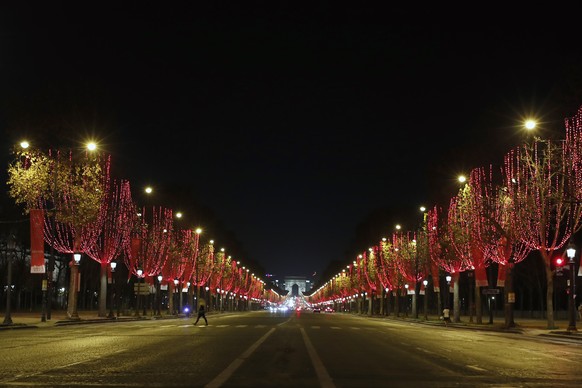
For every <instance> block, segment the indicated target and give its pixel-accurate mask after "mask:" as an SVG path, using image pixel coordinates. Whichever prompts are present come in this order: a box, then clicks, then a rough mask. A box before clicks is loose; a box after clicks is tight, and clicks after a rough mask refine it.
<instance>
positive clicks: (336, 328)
mask: <svg viewBox="0 0 582 388" xmlns="http://www.w3.org/2000/svg"><path fill="white" fill-rule="evenodd" d="M331 328H332V329H333V330H341V329H342V328H341V327H337V326H332V327H331Z"/></svg>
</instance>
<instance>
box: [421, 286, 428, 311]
mask: <svg viewBox="0 0 582 388" xmlns="http://www.w3.org/2000/svg"><path fill="white" fill-rule="evenodd" d="M422 284H424V320H425V321H428V287H427V286H428V280H426V279H424V280H423V281H422Z"/></svg>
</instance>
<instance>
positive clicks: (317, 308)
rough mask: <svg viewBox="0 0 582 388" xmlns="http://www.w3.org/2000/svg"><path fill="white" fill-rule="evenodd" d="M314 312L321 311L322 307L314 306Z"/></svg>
mask: <svg viewBox="0 0 582 388" xmlns="http://www.w3.org/2000/svg"><path fill="white" fill-rule="evenodd" d="M313 312H314V313H320V312H321V309H320V308H319V307H314V308H313Z"/></svg>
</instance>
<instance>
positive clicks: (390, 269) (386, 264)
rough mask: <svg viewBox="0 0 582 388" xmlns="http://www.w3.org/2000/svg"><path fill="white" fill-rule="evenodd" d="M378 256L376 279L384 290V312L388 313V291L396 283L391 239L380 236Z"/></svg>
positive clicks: (394, 286) (390, 290)
mask: <svg viewBox="0 0 582 388" xmlns="http://www.w3.org/2000/svg"><path fill="white" fill-rule="evenodd" d="M378 253H379V257H378V262H377V266H378V269H377V272H378V280H379V281H380V284H382V287H383V288H384V290H385V292H386V314H387V315H389V314H390V300H391V298H390V293H391V292H392V290H394V289H395V288H396V284H397V283H398V279H397V276H396V274H397V272H396V268H395V262H394V257H393V255H394V246H393V245H392V239H387V238H385V237H384V238H382V239H381V240H380V246H379V250H378Z"/></svg>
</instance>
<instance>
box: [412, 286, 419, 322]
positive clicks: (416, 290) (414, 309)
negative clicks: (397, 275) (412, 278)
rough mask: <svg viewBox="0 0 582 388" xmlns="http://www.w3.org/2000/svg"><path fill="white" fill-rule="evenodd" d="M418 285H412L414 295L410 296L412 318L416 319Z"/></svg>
mask: <svg viewBox="0 0 582 388" xmlns="http://www.w3.org/2000/svg"><path fill="white" fill-rule="evenodd" d="M417 295H418V283H416V284H415V285H414V294H413V295H412V317H413V318H414V319H418V305H417V302H418V297H417Z"/></svg>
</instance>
